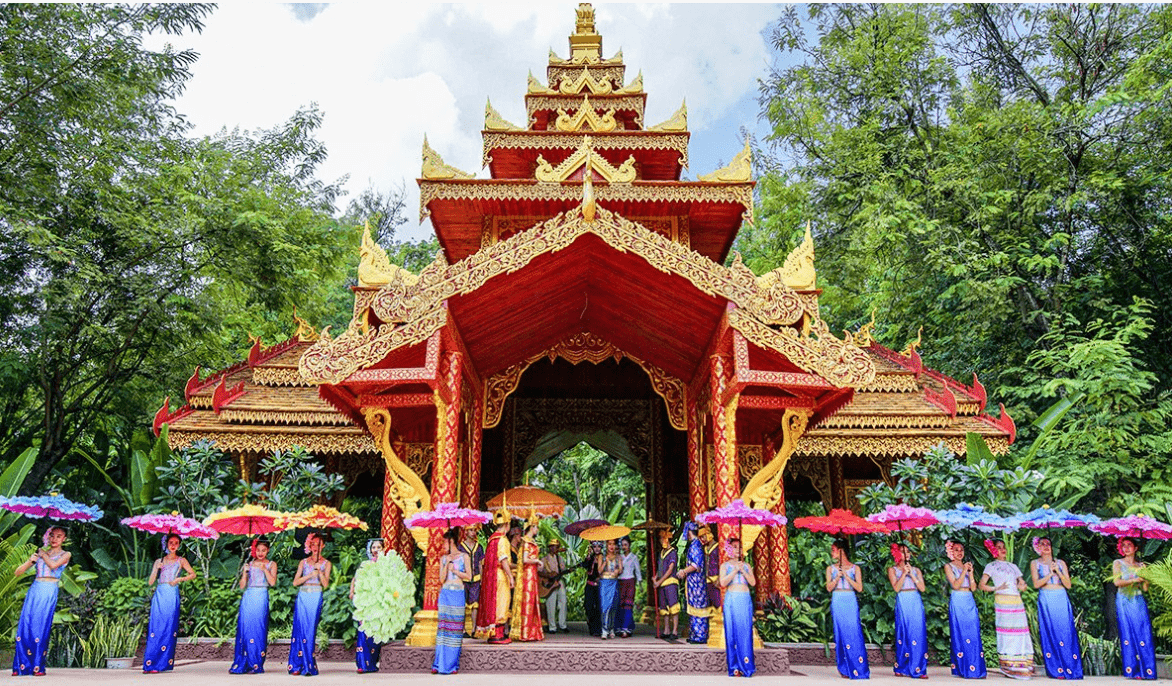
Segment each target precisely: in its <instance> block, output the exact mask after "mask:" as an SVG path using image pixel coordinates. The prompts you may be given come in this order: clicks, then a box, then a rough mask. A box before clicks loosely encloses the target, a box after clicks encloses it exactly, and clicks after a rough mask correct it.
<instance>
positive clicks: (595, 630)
mask: <svg viewBox="0 0 1172 686" xmlns="http://www.w3.org/2000/svg"><path fill="white" fill-rule="evenodd" d="M600 557H602V541H591V543H590V548H589V552H587V553H586V555H585V556H584V557H583V558H582V561H581V562H580V563H578V566H579V567H581V568H582V569H585V570H586V586H585V588H584V589H583V591H582V607H583V610H584V611H585V612H586V632H587V633H589V634H590V635H591V636H601V635H602V599H601V597H600V596H599V594H598V576H599V573H598V565H597V564H595V563H596V561H597V560H598V559H599V558H600Z"/></svg>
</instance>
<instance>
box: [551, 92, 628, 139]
mask: <svg viewBox="0 0 1172 686" xmlns="http://www.w3.org/2000/svg"><path fill="white" fill-rule="evenodd" d="M557 112H558V118H557V121H555V122H554V126H555V127H556V128H557V130H558V131H580V130H582V128H583V126H584V125H589V126H590V130H591V131H596V132H602V133H607V132H610V131H614V130H615V129H616V128H618V122H616V121H615V118H614V113H615V109H614V108H613V107H612V108H610V109H609V110H607V111H606V114H603V115H602V116H601V117H600V116H598V113H597V112H595V111H594V107H593V106H592V105H591V104H590V96H589V95H583V96H582V105H581V106H580V107H578V111H577V112H576V113H574V115H573V116H571V115H569V114H567V113H566V111H565V110H563V109H558V111H557Z"/></svg>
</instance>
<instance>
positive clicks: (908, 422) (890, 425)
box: [818, 405, 954, 429]
mask: <svg viewBox="0 0 1172 686" xmlns="http://www.w3.org/2000/svg"><path fill="white" fill-rule="evenodd" d="M847 407H848V408H849V407H850V406H849V405H848V406H847ZM953 423H954V420H953V419H952V417H949V416H948V415H946V414H931V415H928V414H910V413H901V414H889V415H888V414H883V415H880V414H847V413H845V412H839V413H838V414H835V415H833V416H831V417H827V418H826V419H823V420H822V422H821V423H820V424H819V425H818V426H820V427H826V428H831V427H836V428H844V429H923V428H931V429H942V428H945V427H949V426H952V424H953Z"/></svg>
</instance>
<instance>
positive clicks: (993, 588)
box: [978, 540, 1034, 679]
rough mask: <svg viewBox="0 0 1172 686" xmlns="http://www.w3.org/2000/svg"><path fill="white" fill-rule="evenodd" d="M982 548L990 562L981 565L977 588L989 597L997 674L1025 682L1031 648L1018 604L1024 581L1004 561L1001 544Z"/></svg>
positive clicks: (1031, 671)
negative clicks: (988, 594)
mask: <svg viewBox="0 0 1172 686" xmlns="http://www.w3.org/2000/svg"><path fill="white" fill-rule="evenodd" d="M985 548H986V549H987V550H988V551H989V554H990V555H992V556H993V561H992V562H990V563H989V564H987V565H985V570H984V571H983V572H982V573H981V582H980V583H979V584H978V588H980V589H981V590H982V591H985V592H987V593H992V594H993V609H994V615H993V616H994V619H995V620H996V623H997V654H998V657H999V659H1000V663H1001V665H1000V667H1001V673H1002V674H1004V675H1005V676H1007V677H1009V678H1011V679H1029V678H1030V677H1031V676H1033V674H1034V645H1033V641H1032V640H1030V625H1029V622H1028V621H1027V620H1026V610H1025V606H1024V605H1022V603H1021V592H1022V591H1024V590H1025V588H1026V583H1025V579H1022V577H1021V570H1020V569H1018V567H1017V565H1015V564H1013V563H1012V562H1009V561H1008V560H1006V559H1005V557H1006V549H1005V542H1004V541H991V540H986V541H985Z"/></svg>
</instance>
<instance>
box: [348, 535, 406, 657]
mask: <svg viewBox="0 0 1172 686" xmlns="http://www.w3.org/2000/svg"><path fill="white" fill-rule="evenodd" d="M414 606H415V575H413V574H412V573H411V570H409V569H407V565H405V564H403V558H401V557H399V556H398V555H396V554H394V553H387V554H386V555H380V556H379V558H378V560H376V561H374V562H364V563H363V564H362V565H361V566H360V567H359V568H358V571H357V572H355V575H354V619H356V620H358V623H359V628H360V629H361V630H362V632H363V633H365V634H366V635H367V636H370V637H371V638H372V639H374V640H375V642H376V643H390V642H391V641H393V640H395V637H396V636H398V635H399V633H401V632H402V631H403V629H405V628H406V627H407V622H409V621H411V609H412V608H413V607H414Z"/></svg>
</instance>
